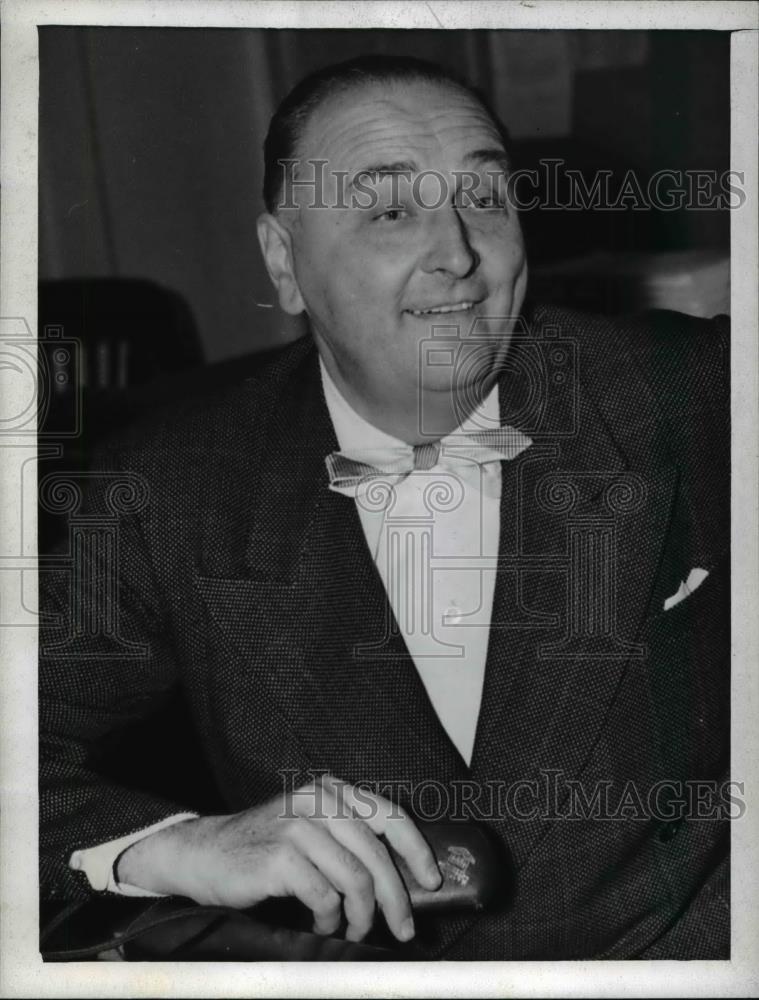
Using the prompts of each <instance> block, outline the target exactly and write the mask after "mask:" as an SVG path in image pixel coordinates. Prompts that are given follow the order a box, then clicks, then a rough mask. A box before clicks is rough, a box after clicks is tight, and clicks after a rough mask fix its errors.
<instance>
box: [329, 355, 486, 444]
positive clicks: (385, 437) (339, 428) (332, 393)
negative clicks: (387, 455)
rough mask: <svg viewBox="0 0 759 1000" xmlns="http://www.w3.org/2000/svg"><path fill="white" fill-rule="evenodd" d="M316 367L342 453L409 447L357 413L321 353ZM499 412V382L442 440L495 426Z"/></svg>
mask: <svg viewBox="0 0 759 1000" xmlns="http://www.w3.org/2000/svg"><path fill="white" fill-rule="evenodd" d="M319 370H320V371H321V377H322V385H323V387H324V397H325V399H326V401H327V409H328V410H329V415H330V417H331V419H332V425H333V426H334V428H335V436H336V437H337V443H338V445H339V446H340V451H341V452H343V454H345V455H348V456H351V455H353V454H357V455H362V454H366V453H367V452H379V451H380V450H385V449H388V448H389V449H398V448H407V449H408V450H409V451H411V445H410V444H407V443H406V442H405V441H401V440H399V438H396V437H393V436H392V435H391V434H386V433H385V431H382V430H380V429H379V427H375V426H374V424H370V423H369V421H368V420H364V418H363V417H362V416H361V415H360V414H358V413H356V411H355V410H354V409H353V407H352V406H351V405H350V403H349V402H348V401H347V400H346V398H345V397H344V396H343V395H342V393H341V392H340V390H339V389H338V388H337V386H336V385H335V383H334V381H333V380H332V378H331V376H330V374H329V372H328V371H327V369H326V367H325V365H324V361H323V360H322V358H321V356H320V357H319ZM500 414H501V409H500V401H499V398H498V386H497V385H495V386H493V388H492V389H491V390H490V392H489V393H488V395H487V396H486V397H485V399H483V400H482V402H481V403H480V405H479V406H478V407H477V408H476V409H475V410H474V411H473V412H472V413H471V414H470V415H469V416H468V417H467V418H466V420H464V421H463V422H462V424H461V426H460V427H458V428H456V430H455V431H452V432H451V435H446V437H444V438H442V439H441V440H442V441H443V442H445V441H446V440H447V438H448V437H449V436H452V435H453V434H462V433H471V432H473V431H481V430H485V429H489V428H492V427H498V426H500Z"/></svg>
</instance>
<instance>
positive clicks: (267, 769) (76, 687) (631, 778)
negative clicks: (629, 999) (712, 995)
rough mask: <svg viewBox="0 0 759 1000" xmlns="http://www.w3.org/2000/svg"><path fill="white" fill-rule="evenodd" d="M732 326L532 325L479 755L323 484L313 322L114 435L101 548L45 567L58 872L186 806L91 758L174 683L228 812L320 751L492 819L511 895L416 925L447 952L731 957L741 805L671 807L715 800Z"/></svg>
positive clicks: (349, 507)
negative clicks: (447, 724)
mask: <svg viewBox="0 0 759 1000" xmlns="http://www.w3.org/2000/svg"><path fill="white" fill-rule="evenodd" d="M726 328H727V321H726V319H725V318H724V317H721V318H718V319H717V320H715V321H705V320H697V319H693V318H690V317H685V316H682V315H679V314H675V313H666V312H657V313H650V314H647V315H645V316H641V317H637V318H632V319H626V320H624V321H621V320H611V319H608V318H600V317H589V316H585V315H581V314H579V313H575V312H570V311H567V310H563V309H558V308H554V307H536V308H535V309H534V310H533V311H532V312H531V313H530V314H529V320H528V322H527V323H526V325H525V327H523V328H520V330H521V333H520V334H519V336H517V337H515V340H514V344H513V348H512V349H511V351H510V355H509V361H508V363H507V365H506V368H505V370H504V372H503V374H502V377H501V381H500V399H501V412H502V419H503V421H504V422H505V423H510V424H512V425H516V426H520V427H521V428H522V429H524V430H525V431H526V432H527V433H529V434H530V436H531V437H532V439H533V444H532V446H531V447H530V448H528V449H527V450H526V451H525V452H524V453H523V454H522V455H520V456H519V457H518V458H517V459H515V460H514V461H513V462H509V463H505V464H503V466H502V469H503V474H502V479H503V487H502V499H501V534H500V549H499V569H498V574H497V581H496V589H495V597H494V604H493V616H492V626H491V634H490V642H489V649H488V655H487V663H486V671H485V682H484V690H483V697H482V707H481V711H480V716H479V719H478V725H477V733H476V740H475V746H474V751H473V757H472V760H471V763H470V765H469V766H467V765H466V764H465V762H464V761H463V760H462V758H461V757H460V756H459V754H458V753H457V751H456V749H455V747H454V746H453V744H452V743H451V741H450V740H449V739H448V737H447V735H446V733H445V731H444V729H443V728H442V727H441V725H440V723H439V721H438V719H437V717H436V714H435V712H434V710H433V708H432V706H431V704H430V702H429V699H428V697H427V695H426V692H425V690H424V687H423V685H422V683H421V680H420V678H419V676H418V673H417V671H416V669H415V668H414V665H413V662H412V661H411V659H410V657H409V655H408V653H407V651H406V648H405V645H404V642H403V639H402V637H401V635H400V634H399V632H398V629H397V627H396V626H395V621H394V618H393V616H392V613H391V612H390V611H389V608H388V603H387V598H386V594H385V592H384V588H383V586H382V583H381V581H380V578H379V576H378V573H377V570H376V568H375V566H374V564H373V562H372V559H371V557H370V554H369V552H368V549H367V547H366V544H365V540H364V537H363V533H362V529H361V525H360V521H359V518H358V514H357V511H356V508H355V504H354V502H353V501H352V500H350V499H349V498H346V497H344V496H341V495H338V494H335V493H333V492H331V491H330V490H329V489H328V483H327V477H326V473H325V466H324V458H325V455H326V454H327V453H329V452H330V451H331V450H333V449H335V448H336V447H337V442H336V440H335V436H334V430H333V428H332V425H331V422H330V419H329V415H328V411H327V408H326V404H325V400H324V396H323V392H322V386H321V381H320V377H319V371H318V359H317V354H316V350H315V347H314V344H313V342H312V341H311V339H310V338H308V337H307V338H304V339H302V340H299V341H297V342H296V343H294V344H292V345H289V346H287V347H286V348H284V349H283V350H281V351H280V352H278V353H277V354H276V356H275V357H274V358H272V359H269V360H268V361H267V362H266V363H265V364H263V365H262V366H261V368H260V369H259V370H257V371H255V372H254V373H253V374H252V375H251V376H250V377H249V378H246V379H244V380H243V381H242V382H241V383H240V384H237V385H234V386H232V387H228V388H226V389H224V390H223V391H216V392H215V393H214V394H212V395H211V396H209V397H206V396H199V397H194V398H191V399H187V400H185V401H183V402H181V403H180V404H176V405H173V406H171V407H169V408H167V409H166V410H164V411H162V412H161V413H159V414H157V415H154V416H153V417H152V418H151V419H150V420H149V421H145V423H144V425H142V426H139V425H138V426H136V427H135V428H133V429H132V430H131V431H130V432H129V433H128V434H126V435H125V436H123V437H122V438H121V439H120V440H119V441H117V442H114V443H112V444H110V445H109V446H108V447H107V448H106V449H104V450H103V451H102V452H101V453H100V454H99V455H97V456H96V458H95V459H94V461H93V464H92V469H91V472H90V474H89V476H88V484H89V485H88V489H87V490H86V491H85V493H84V498H83V501H82V506H81V509H78V510H77V512H76V516H75V517H74V516H72V525H73V527H72V529H71V536H70V539H69V549H68V556H70V560H71V561H72V564H73V565H75V567H78V568H77V569H75V571H74V572H72V571H71V570H70V567H69V568H68V569H67V568H66V566H68V563H65V560H64V561H63V562H62V563H61V566H62V568H61V569H60V570H59V571H50V572H46V573H44V574H43V581H42V583H43V599H42V600H43V604H42V610H43V615H44V618H43V628H42V630H41V655H40V741H41V742H40V746H41V765H40V766H41V777H40V796H41V884H42V889H43V893H44V894H45V895H47V896H50V897H58V898H80V897H82V896H84V895H86V894H87V893H88V892H90V891H91V890H90V889H89V886H88V883H87V881H86V879H85V877H84V876H83V875H82V873H80V872H74V871H72V870H70V869H69V867H68V864H67V860H68V857H69V855H70V853H71V852H72V850H74V849H77V848H86V847H89V846H93V845H96V844H99V843H103V842H105V841H107V840H110V839H114V838H116V837H119V836H123V835H125V834H127V833H130V832H132V831H134V830H138V829H140V828H143V827H145V826H147V825H148V824H151V823H153V822H156V821H158V820H161V819H163V818H165V817H167V816H170V815H172V814H173V813H176V812H180V811H184V810H186V809H187V808H193V807H194V806H195V803H193V802H192V801H189V800H188V798H187V796H182V797H180V796H178V795H174V794H172V792H171V790H168V791H164V792H162V793H161V794H158V793H157V792H155V791H153V790H149V783H147V782H146V783H145V785H144V787H140V784H139V781H133V782H131V783H130V785H127V784H125V783H123V782H120V781H118V780H115V779H114V778H113V777H111V776H109V775H108V774H106V773H104V771H103V769H102V767H101V766H100V765H99V763H98V761H99V752H100V750H99V748H100V747H101V746H102V745H103V744H104V743H105V742H107V741H108V739H109V738H111V736H112V734H113V733H114V732H118V731H121V730H123V728H124V727H125V726H127V725H129V724H131V723H132V722H134V720H136V719H139V718H141V717H142V716H144V715H146V714H148V713H149V712H150V711H152V709H153V708H154V707H155V705H157V704H158V703H160V701H161V699H162V698H165V697H166V695H167V693H168V692H172V691H179V692H181V697H182V699H183V701H184V703H185V704H186V706H187V709H188V713H189V718H190V719H191V725H192V730H193V732H194V734H195V735H196V736H197V741H198V744H199V746H200V747H201V753H202V758H203V761H204V764H205V765H206V766H207V768H208V770H209V772H210V774H211V776H212V779H213V783H214V785H215V787H216V789H217V791H218V794H219V800H220V802H221V803H222V804H223V807H224V808H225V809H226V810H227V811H229V812H232V811H237V810H241V809H243V808H246V807H248V806H251V805H253V804H255V803H258V802H262V801H265V800H266V799H268V798H270V797H271V796H272V795H275V794H277V793H278V792H279V791H281V789H282V787H283V781H285V780H286V781H294V780H295V779H294V777H293V776H296V775H303V776H305V777H307V776H308V775H309V773H313V772H318V771H322V770H327V771H329V772H331V773H332V774H334V775H336V776H338V777H340V778H343V779H345V780H347V781H350V782H353V783H360V782H365V783H368V784H369V785H371V787H374V788H375V789H376V790H378V791H380V792H383V793H384V794H388V795H389V796H390V797H395V798H397V799H398V800H399V801H400V802H401V803H402V804H403V805H404V806H406V807H407V808H413V809H414V810H415V811H416V813H417V814H419V813H421V814H422V818H431V817H432V816H433V815H438V814H439V813H440V812H441V810H442V811H443V812H444V813H446V814H449V815H454V814H455V818H458V817H459V816H460V815H466V816H468V817H469V818H471V819H476V820H477V821H478V822H481V823H483V824H484V825H485V826H486V827H487V828H488V829H489V830H490V831H491V834H492V835H493V837H494V838H495V840H496V841H497V843H498V844H499V845H500V848H501V849H502V851H503V855H502V857H503V866H504V871H505V870H506V869H508V879H507V880H506V881H507V882H508V888H507V889H504V893H503V899H502V905H500V906H499V907H497V908H496V910H495V911H494V912H490V913H487V914H481V915H476V916H474V915H451V916H441V917H436V918H434V919H429V920H427V921H421V922H418V926H419V933H418V940H419V946H420V947H421V948H422V950H423V953H424V954H426V955H429V956H430V957H441V958H451V959H456V958H464V959H481V958H490V959H570V958H591V957H599V958H601V957H606V958H626V957H662V958H691V957H692V958H718V957H728V955H729V908H728V903H729V891H728V883H727V873H728V868H727V858H728V840H729V835H728V829H729V825H728V822H727V819H726V817H725V810H724V809H714V808H712V809H708V808H705V809H704V810H703V811H702V815H695V814H694V809H693V808H689V807H685V808H678V805H677V803H678V801H681V800H682V798H683V795H684V792H683V789H684V788H686V786H687V787H688V788H690V787H691V786H692V785H693V783H694V782H700V785H699V787H701V788H703V789H705V791H704V792H703V795H704V796H706V799H709V801H710V802H711V804H712V805H714V802H715V797H716V799H719V796H720V795H721V794H722V792H721V791H720V789H721V788H722V786H721V785H719V782H722V781H723V780H724V779H725V778H726V777H727V766H728V762H729V753H728V731H729V696H730V677H729V667H730V663H729V581H730V573H729V548H728V545H729V526H730V517H729V390H728V376H727V372H728V370H729V366H728V363H727V335H726ZM75 528H76V531H78V532H79V533H78V534H76V532H75V530H74V529H75ZM77 539H79V541H77ZM82 539H85V541H82ZM109 539H110V540H109ZM64 564H65V565H64ZM114 566H115V567H116V568H115V569H114ZM694 568H699V569H702V570H705V571H706V572H707V573H708V576H707V577H706V579H705V580H704V582H703V583H701V585H700V586H699V587H698V588H697V589H694V591H693V593H691V594H690V595H689V596H687V597H686V598H685V599H684V600H681V601H680V602H679V603H677V604H676V605H675V606H673V607H671V608H668V610H664V603H665V600H666V598H668V597H670V596H671V595H673V594H675V593H676V592H677V591H678V588H679V587H680V585H681V583H682V581H684V580H685V579H686V578H687V576H688V574H689V572H690V570H692V569H694ZM72 581H73V583H72ZM578 595H579V596H578ZM283 776H284V777H283ZM305 777H304V780H305ZM689 783H690V784H689ZM657 789H658V790H659V791H657ZM710 797H711V798H710ZM462 800H468V803H469V804H468V805H467V801H464V803H463V807H462ZM654 800H656V806H657V807H656V808H653V807H652V802H654ZM604 803H605V804H604ZM464 807H465V808H464ZM467 810H468V811H467ZM504 884H506V882H505V883H504Z"/></svg>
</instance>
